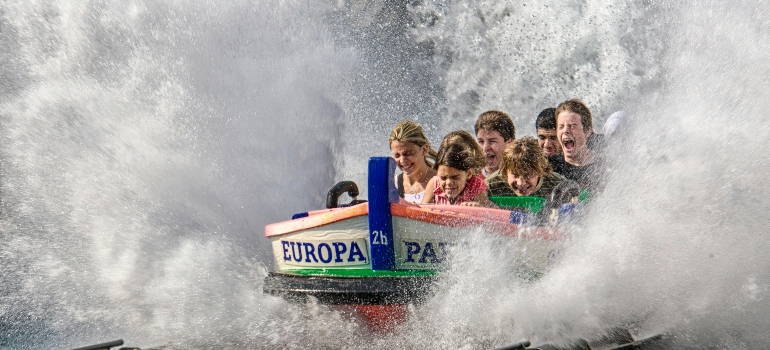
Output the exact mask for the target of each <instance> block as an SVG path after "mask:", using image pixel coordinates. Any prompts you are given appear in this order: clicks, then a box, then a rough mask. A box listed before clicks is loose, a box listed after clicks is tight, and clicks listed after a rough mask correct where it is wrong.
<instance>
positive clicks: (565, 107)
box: [554, 98, 594, 131]
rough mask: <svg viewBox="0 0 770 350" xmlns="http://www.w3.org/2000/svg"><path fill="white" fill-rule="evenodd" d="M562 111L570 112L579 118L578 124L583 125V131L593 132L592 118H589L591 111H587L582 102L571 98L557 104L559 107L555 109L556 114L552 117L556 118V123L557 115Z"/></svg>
mask: <svg viewBox="0 0 770 350" xmlns="http://www.w3.org/2000/svg"><path fill="white" fill-rule="evenodd" d="M564 111H567V112H572V113H575V114H577V115H579V116H580V124H582V125H583V131H593V130H594V122H593V118H592V117H591V110H590V109H588V106H586V104H585V103H583V101H581V100H578V99H576V98H573V99H569V100H566V101H564V102H562V103H559V106H558V107H556V112H555V113H554V115H555V116H556V117H557V118H556V119H557V122H558V117H559V114H560V113H561V112H564Z"/></svg>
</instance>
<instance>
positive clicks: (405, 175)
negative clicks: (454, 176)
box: [390, 120, 436, 203]
mask: <svg viewBox="0 0 770 350" xmlns="http://www.w3.org/2000/svg"><path fill="white" fill-rule="evenodd" d="M390 152H391V153H392V154H393V159H395V160H396V165H397V166H398V168H399V169H401V174H398V175H397V176H396V188H398V194H399V195H400V196H401V197H402V198H404V200H406V201H407V202H411V203H422V199H423V197H424V196H425V188H426V187H427V185H428V182H429V181H430V179H431V178H433V177H434V176H436V171H435V170H433V169H432V166H433V163H434V161H435V160H436V151H434V150H433V149H432V148H431V147H430V142H429V141H428V139H427V138H426V137H425V133H423V131H422V127H420V126H419V125H417V124H416V123H415V122H413V121H410V120H407V121H403V122H401V123H398V125H396V127H395V128H393V131H391V132H390Z"/></svg>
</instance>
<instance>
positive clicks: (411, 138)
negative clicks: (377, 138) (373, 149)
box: [388, 120, 436, 167]
mask: <svg viewBox="0 0 770 350" xmlns="http://www.w3.org/2000/svg"><path fill="white" fill-rule="evenodd" d="M393 141H398V142H411V143H413V144H415V145H416V146H417V147H420V148H422V146H424V145H428V153H427V154H426V155H425V163H426V164H428V167H433V164H435V163H436V151H435V150H434V149H433V148H432V147H431V146H430V141H428V138H427V137H425V133H424V132H423V131H422V127H421V126H420V125H418V124H417V123H415V122H413V121H411V120H405V121H402V122H400V123H398V125H396V127H395V128H393V130H392V131H391V132H390V142H388V145H390V144H392V143H393Z"/></svg>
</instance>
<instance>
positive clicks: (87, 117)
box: [0, 1, 770, 348]
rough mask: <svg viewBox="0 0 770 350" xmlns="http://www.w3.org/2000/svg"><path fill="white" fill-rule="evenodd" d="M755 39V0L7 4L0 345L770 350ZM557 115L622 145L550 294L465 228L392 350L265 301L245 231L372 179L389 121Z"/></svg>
mask: <svg viewBox="0 0 770 350" xmlns="http://www.w3.org/2000/svg"><path fill="white" fill-rule="evenodd" d="M767 18H768V9H767V6H766V5H764V4H759V3H753V2H748V1H746V2H739V3H735V4H732V5H730V6H727V5H724V4H719V3H717V2H706V3H685V4H679V5H677V7H671V6H666V5H662V4H656V3H650V2H634V1H630V2H620V1H618V2H612V3H610V4H607V3H606V2H601V3H600V2H594V1H550V2H540V3H538V4H536V5H532V4H526V6H525V4H522V3H507V2H493V1H490V2H475V3H470V4H468V3H465V2H452V1H426V2H423V3H420V4H417V5H413V6H412V5H410V6H407V5H400V4H395V5H394V4H390V3H388V5H387V6H384V5H382V4H380V3H369V5H367V6H364V5H363V3H360V2H356V1H348V2H339V3H338V4H313V5H310V4H308V3H306V2H303V3H300V2H297V3H294V2H272V1H268V2H262V3H259V4H252V3H248V2H238V1H236V2H234V3H233V2H231V3H229V4H227V5H213V4H208V5H207V4H201V3H173V4H169V3H159V2H141V1H134V2H110V1H100V2H89V3H71V4H70V3H68V4H45V3H27V2H18V3H9V4H4V5H3V7H2V11H0V43H1V45H2V46H3V49H4V52H5V54H3V55H0V62H2V65H1V66H0V76H2V77H3V83H2V84H1V85H0V118H1V119H0V137H1V138H2V142H1V144H0V160H1V161H2V168H0V171H2V190H3V191H2V195H3V209H4V219H3V221H2V240H1V243H0V247H2V249H1V250H0V262H2V264H3V276H2V282H3V287H2V289H1V292H0V293H2V294H0V296H1V297H2V299H1V300H2V301H1V302H0V305H2V308H0V329H2V330H3V332H4V333H3V335H2V338H1V339H0V340H2V343H0V345H1V346H5V347H11V348H20V347H23V346H26V347H28V348H40V347H47V348H51V347H56V348H66V347H68V346H73V347H74V346H77V345H84V344H88V343H93V342H99V341H104V340H107V339H105V337H107V338H108V339H111V338H120V337H122V338H124V339H126V340H128V341H129V342H130V343H131V344H137V345H141V346H149V345H159V344H163V343H167V342H174V343H178V344H186V345H191V346H193V347H199V348H210V347H216V346H226V345H228V344H235V345H236V346H238V347H252V348H260V347H264V348H271V347H276V346H278V347H283V348H300V347H304V346H308V345H310V346H315V347H327V348H328V347H344V346H347V347H365V346H379V347H393V346H400V347H405V348H424V347H436V348H447V347H459V348H462V347H465V348H473V347H480V346H489V347H491V346H498V345H502V344H505V343H509V342H513V341H519V340H523V339H531V340H533V341H545V340H548V341H557V342H558V341H563V340H567V339H570V338H574V337H580V336H585V335H586V334H587V333H589V334H590V333H595V332H598V331H600V330H601V329H603V328H604V327H607V326H612V325H616V324H624V323H635V324H636V327H637V328H638V329H639V330H638V332H639V333H640V334H642V335H644V334H655V333H659V332H667V331H672V332H678V334H681V335H682V336H681V338H682V340H681V342H682V344H681V345H683V346H685V345H692V346H694V347H703V346H705V345H710V344H717V345H721V346H727V347H746V348H762V347H766V344H767V343H768V342H769V341H768V339H767V338H766V337H765V336H764V334H763V332H762V330H765V329H767V328H768V325H767V321H766V317H763V316H764V315H765V314H767V311H769V310H770V305H768V303H767V301H766V300H767V299H768V298H767V295H768V294H767V293H768V290H770V284H769V282H768V277H769V276H768V274H767V272H766V271H768V267H769V266H768V263H770V260H768V259H767V258H766V257H764V255H765V254H764V252H766V251H767V248H769V247H767V244H768V243H765V241H766V240H765V239H763V238H764V237H763V236H764V233H765V232H766V231H767V229H766V227H767V225H768V224H770V223H768V222H767V215H766V214H765V213H767V211H768V209H770V204H769V202H768V201H767V199H766V198H768V193H767V192H768V188H767V186H764V185H763V183H764V181H763V180H764V174H767V173H768V172H769V171H770V164H768V161H767V160H766V159H765V158H767V157H761V154H760V153H758V152H761V148H762V147H761V146H762V145H763V143H764V141H765V140H768V139H770V130H769V128H767V127H766V126H764V123H763V120H762V119H761V115H762V112H763V111H764V110H765V109H766V108H765V107H766V104H767V102H766V101H768V100H769V99H768V98H766V96H765V95H766V94H767V92H766V91H768V89H767V88H768V85H770V84H769V83H768V80H767V79H768V78H767V77H768V76H770V74H768V71H767V69H766V68H764V67H766V64H765V61H766V60H767V54H766V53H767V52H770V50H768V49H770V48H768V47H767V45H768V44H767V43H768V42H770V41H768V40H767V39H768V36H770V35H769V32H768V29H767V28H769V27H768V26H767ZM405 28H406V29H405ZM569 97H580V98H582V99H584V100H585V101H586V102H588V103H589V105H590V106H591V108H592V110H593V111H594V113H595V114H596V118H595V121H596V123H597V125H600V124H601V122H602V121H603V120H604V119H605V118H606V116H608V115H609V114H610V113H611V112H613V111H614V110H616V109H620V108H623V109H626V110H629V111H631V112H633V113H632V115H634V117H635V121H636V132H635V133H634V134H633V135H632V137H631V138H629V140H627V141H628V142H627V143H626V144H624V145H621V146H619V147H622V148H620V151H621V152H619V153H620V154H621V156H622V157H620V158H619V165H618V166H617V167H616V171H615V172H614V173H613V175H612V176H611V177H610V182H609V184H608V187H607V189H606V192H605V194H604V195H603V196H601V197H599V198H597V199H596V201H595V203H594V206H595V208H594V210H593V212H592V215H591V216H590V217H589V218H588V219H587V222H586V225H587V226H586V228H585V230H584V231H582V232H581V234H580V235H577V236H576V237H575V238H574V239H573V241H572V242H571V245H570V247H569V249H568V250H567V253H566V255H565V256H564V257H563V258H562V260H561V262H560V264H559V265H557V266H555V267H554V269H553V271H551V273H549V274H548V275H546V276H545V277H543V278H542V279H541V280H539V281H536V282H534V283H522V282H520V281H518V280H516V279H515V277H514V276H510V274H509V270H508V269H507V268H505V265H506V264H515V263H516V257H511V256H507V255H505V251H504V250H500V249H499V248H498V247H500V246H504V244H498V243H504V242H498V241H497V240H496V238H490V237H488V236H485V235H483V234H479V236H478V237H477V242H478V244H477V245H476V246H475V248H474V249H472V250H471V254H469V255H468V256H461V257H458V259H461V260H464V261H468V262H469V264H458V266H460V267H457V268H455V269H454V270H452V271H450V272H449V274H448V275H447V281H446V282H445V284H444V285H442V287H441V288H439V291H438V294H437V295H436V297H435V298H434V299H432V300H430V301H429V302H428V303H427V304H426V305H424V306H423V307H421V308H419V309H417V310H416V311H415V315H414V316H415V317H414V318H413V321H411V322H410V323H407V324H405V325H404V326H403V327H402V328H400V329H399V331H400V332H399V333H396V334H393V335H389V336H378V337H368V336H366V335H365V334H364V333H363V332H362V331H361V329H359V328H358V326H357V325H356V324H355V322H353V321H351V320H348V319H346V315H345V314H342V313H338V312H334V311H330V310H328V309H327V308H325V307H323V306H310V307H301V306H297V305H292V304H289V303H286V302H283V301H282V300H280V299H277V298H273V297H268V296H264V295H262V294H261V286H260V283H261V278H262V277H263V276H264V273H265V269H266V267H265V266H266V265H269V262H268V259H269V258H267V257H266V256H267V254H266V253H267V252H266V251H265V248H264V247H265V245H264V243H261V242H262V241H260V240H261V239H262V227H263V226H264V225H265V224H266V223H269V222H273V221H278V220H284V219H286V218H288V216H289V215H290V214H291V213H293V212H297V211H302V210H307V209H312V208H317V207H319V206H320V203H321V199H322V196H323V195H324V193H325V190H326V189H327V188H328V187H329V186H330V185H331V184H333V182H334V181H336V180H342V179H343V178H354V179H355V180H358V181H359V183H360V184H362V182H361V180H362V179H363V176H362V169H363V168H364V165H363V164H365V160H366V158H367V157H368V156H370V155H375V154H376V155H382V154H386V152H387V141H386V140H387V132H388V131H389V130H390V128H391V127H392V126H393V125H395V123H396V122H398V121H399V120H402V119H407V118H413V119H417V120H418V121H419V122H420V123H422V124H424V125H425V126H426V128H427V129H428V131H429V134H430V136H431V138H432V139H433V140H434V141H438V140H440V138H441V136H442V133H443V132H445V131H449V130H453V129H458V128H463V129H466V130H467V129H470V128H471V125H472V121H473V119H474V118H475V117H476V116H477V115H478V114H479V113H480V112H481V111H483V110H486V109H501V110H505V111H507V112H509V113H510V114H511V115H513V116H514V119H515V122H516V124H517V127H518V129H519V133H518V134H519V135H522V134H528V133H531V132H532V131H533V130H532V128H530V127H529V126H531V125H532V123H533V119H534V116H535V115H536V114H537V113H538V112H539V110H540V109H542V108H545V107H548V106H553V105H555V104H556V103H558V102H559V101H561V100H564V99H566V98H569ZM597 129H598V127H597ZM340 155H342V156H340ZM639 169H643V171H640V170H639ZM480 257H481V258H480ZM462 266H465V267H462Z"/></svg>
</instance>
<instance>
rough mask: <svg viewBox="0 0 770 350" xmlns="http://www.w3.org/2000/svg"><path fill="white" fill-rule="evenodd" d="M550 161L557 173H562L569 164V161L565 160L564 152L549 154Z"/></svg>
mask: <svg viewBox="0 0 770 350" xmlns="http://www.w3.org/2000/svg"><path fill="white" fill-rule="evenodd" d="M548 163H550V164H551V167H552V168H553V171H555V172H557V173H561V172H562V171H563V170H564V169H565V167H566V166H567V162H566V161H565V160H564V155H563V154H554V155H552V156H548Z"/></svg>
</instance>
